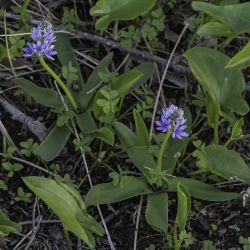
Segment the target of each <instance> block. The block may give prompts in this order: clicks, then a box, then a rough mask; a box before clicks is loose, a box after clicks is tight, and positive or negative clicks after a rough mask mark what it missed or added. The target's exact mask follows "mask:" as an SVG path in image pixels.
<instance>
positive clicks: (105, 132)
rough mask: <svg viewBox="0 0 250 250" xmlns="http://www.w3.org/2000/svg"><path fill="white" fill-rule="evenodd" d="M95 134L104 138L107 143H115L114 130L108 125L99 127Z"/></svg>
mask: <svg viewBox="0 0 250 250" xmlns="http://www.w3.org/2000/svg"><path fill="white" fill-rule="evenodd" d="M94 134H95V136H96V137H97V138H99V139H101V140H104V141H105V142H106V143H107V144H109V145H113V144H114V141H115V138H114V133H113V131H112V130H111V129H110V128H108V127H102V128H99V129H98V131H96V132H95V133H94Z"/></svg>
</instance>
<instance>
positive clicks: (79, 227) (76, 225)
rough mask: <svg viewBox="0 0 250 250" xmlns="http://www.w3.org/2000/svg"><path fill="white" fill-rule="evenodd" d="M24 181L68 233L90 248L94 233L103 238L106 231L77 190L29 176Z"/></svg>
mask: <svg viewBox="0 0 250 250" xmlns="http://www.w3.org/2000/svg"><path fill="white" fill-rule="evenodd" d="M23 181H24V182H25V184H26V185H27V186H28V187H29V188H30V189H31V190H32V191H33V192H34V193H35V194H36V195H37V196H38V197H39V198H40V199H42V200H43V201H44V202H45V203H46V204H47V206H48V207H49V208H50V209H51V210H52V211H53V212H54V213H55V214H56V215H57V216H58V217H59V219H60V221H61V222H62V224H63V226H64V227H65V228H66V229H67V230H68V231H71V232H72V233H74V234H75V235H76V236H78V237H79V238H80V239H82V240H83V241H84V242H85V243H86V244H87V245H88V246H89V247H90V248H94V246H95V240H94V237H93V235H92V233H93V232H95V233H97V234H99V235H100V236H102V235H103V234H104V230H103V228H102V227H101V226H100V225H99V224H98V223H97V222H96V221H95V219H94V218H92V217H91V216H90V215H89V214H87V211H86V208H85V205H84V202H83V200H82V199H81V198H80V197H81V196H80V194H79V193H78V192H77V190H75V189H74V188H72V187H70V186H68V185H66V184H59V183H57V182H56V181H54V180H51V179H48V178H44V177H38V176H29V177H24V178H23Z"/></svg>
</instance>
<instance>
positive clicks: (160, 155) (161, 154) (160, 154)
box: [156, 129, 172, 173]
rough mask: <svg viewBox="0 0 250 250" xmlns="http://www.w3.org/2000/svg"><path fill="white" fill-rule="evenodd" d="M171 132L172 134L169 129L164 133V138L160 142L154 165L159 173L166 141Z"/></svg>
mask: <svg viewBox="0 0 250 250" xmlns="http://www.w3.org/2000/svg"><path fill="white" fill-rule="evenodd" d="M171 134H172V129H169V130H168V132H167V133H166V135H165V138H164V140H163V142H162V144H161V148H160V153H159V156H158V160H157V166H156V168H157V170H158V172H159V173H160V172H161V165H162V159H163V155H164V151H165V149H166V146H167V142H168V140H169V137H170V135H171Z"/></svg>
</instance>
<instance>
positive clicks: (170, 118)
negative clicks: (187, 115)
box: [156, 104, 188, 139]
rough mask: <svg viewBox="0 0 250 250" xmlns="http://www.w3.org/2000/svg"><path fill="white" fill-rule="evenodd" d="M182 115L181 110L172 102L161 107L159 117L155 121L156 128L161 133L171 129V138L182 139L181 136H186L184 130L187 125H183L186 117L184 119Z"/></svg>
mask: <svg viewBox="0 0 250 250" xmlns="http://www.w3.org/2000/svg"><path fill="white" fill-rule="evenodd" d="M183 115H184V112H183V110H182V109H181V108H178V107H176V106H175V105H173V104H172V105H170V106H169V107H168V108H164V109H162V115H161V119H160V120H159V121H156V125H157V128H156V129H157V130H158V131H161V132H163V133H165V132H167V131H168V130H169V129H172V137H173V138H178V139H182V137H188V133H186V132H184V129H185V128H186V127H187V125H185V122H186V119H184V117H183Z"/></svg>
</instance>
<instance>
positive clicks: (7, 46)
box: [4, 10, 17, 77]
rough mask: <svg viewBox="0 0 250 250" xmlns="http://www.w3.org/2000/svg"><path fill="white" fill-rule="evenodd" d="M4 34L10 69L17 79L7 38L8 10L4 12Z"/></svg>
mask: <svg viewBox="0 0 250 250" xmlns="http://www.w3.org/2000/svg"><path fill="white" fill-rule="evenodd" d="M4 34H5V46H6V51H7V56H8V60H9V63H10V67H11V70H12V73H13V75H14V76H15V77H17V75H16V72H15V70H14V66H13V63H12V60H11V55H10V50H9V43H8V38H7V36H6V35H7V24H6V10H5V11H4Z"/></svg>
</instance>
